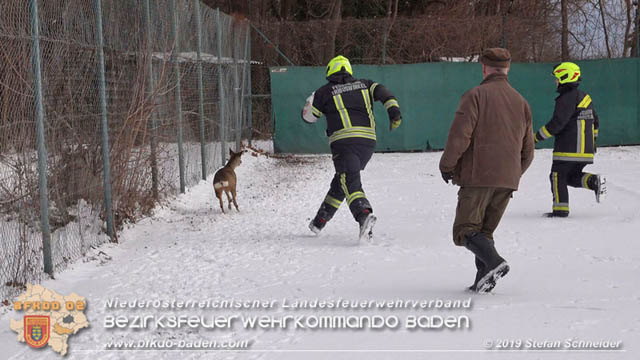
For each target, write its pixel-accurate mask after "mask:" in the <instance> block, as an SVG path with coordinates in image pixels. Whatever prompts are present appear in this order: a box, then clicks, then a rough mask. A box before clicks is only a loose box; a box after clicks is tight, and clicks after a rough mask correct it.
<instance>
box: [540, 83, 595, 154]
mask: <svg viewBox="0 0 640 360" xmlns="http://www.w3.org/2000/svg"><path fill="white" fill-rule="evenodd" d="M558 92H559V93H560V95H559V96H558V97H557V98H556V106H555V109H554V111H553V117H552V118H551V120H550V121H549V122H548V123H547V124H546V125H544V126H543V127H542V128H540V130H538V132H537V133H536V141H540V140H544V139H548V138H550V137H552V136H555V144H554V147H553V160H554V161H572V162H582V163H593V154H594V152H595V143H596V138H597V136H598V127H599V122H598V115H597V114H596V111H595V109H594V107H593V102H592V101H591V96H589V95H587V94H586V93H584V92H583V91H580V90H579V89H578V84H576V83H574V84H565V85H560V86H559V87H558Z"/></svg>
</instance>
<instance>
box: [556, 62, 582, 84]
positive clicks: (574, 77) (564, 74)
mask: <svg viewBox="0 0 640 360" xmlns="http://www.w3.org/2000/svg"><path fill="white" fill-rule="evenodd" d="M553 76H555V77H556V79H558V82H559V83H560V84H567V83H573V82H578V81H580V67H579V66H578V65H576V64H574V63H572V62H563V63H560V64H558V65H556V66H554V67H553Z"/></svg>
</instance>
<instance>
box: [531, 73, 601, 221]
mask: <svg viewBox="0 0 640 360" xmlns="http://www.w3.org/2000/svg"><path fill="white" fill-rule="evenodd" d="M553 76H554V77H555V80H556V86H557V91H558V93H559V94H560V95H558V97H556V105H555V109H554V111H553V117H552V118H551V120H549V122H548V123H547V124H546V125H544V126H543V127H541V128H540V130H538V132H536V134H535V141H536V143H537V142H539V141H542V140H546V139H548V138H550V137H552V136H553V137H555V144H554V146H553V165H552V166H551V175H550V176H549V178H550V180H551V193H552V194H553V208H552V210H553V211H552V212H550V213H547V214H546V216H548V217H567V216H569V190H568V189H567V186H571V187H576V188H584V189H588V190H592V191H594V192H595V196H596V201H597V202H600V196H601V194H603V193H604V183H605V180H604V178H603V177H602V176H601V175H597V174H591V173H586V172H583V171H582V170H583V169H584V167H585V166H587V165H588V164H593V159H594V154H595V152H596V140H597V138H598V128H599V127H600V123H599V119H598V114H596V110H595V108H594V106H593V101H592V100H591V96H589V95H588V94H587V93H585V92H583V91H581V90H579V89H578V86H579V85H580V81H581V80H582V77H581V72H580V67H578V65H576V64H574V63H572V62H563V63H561V64H558V65H556V66H554V68H553Z"/></svg>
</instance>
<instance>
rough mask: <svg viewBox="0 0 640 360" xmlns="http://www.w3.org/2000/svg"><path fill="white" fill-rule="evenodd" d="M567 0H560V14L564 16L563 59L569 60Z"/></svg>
mask: <svg viewBox="0 0 640 360" xmlns="http://www.w3.org/2000/svg"><path fill="white" fill-rule="evenodd" d="M567 1H568V0H560V15H561V17H562V30H561V47H562V55H561V56H562V61H567V60H569V18H568V15H567Z"/></svg>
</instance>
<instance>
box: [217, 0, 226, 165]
mask: <svg viewBox="0 0 640 360" xmlns="http://www.w3.org/2000/svg"><path fill="white" fill-rule="evenodd" d="M216 35H218V93H219V94H218V95H219V96H218V98H219V100H218V101H219V106H218V109H219V110H220V129H221V131H220V144H221V146H222V151H221V153H222V163H223V164H224V163H225V162H226V161H227V158H226V154H227V152H226V147H227V144H226V141H225V140H226V139H225V137H226V122H225V119H224V111H225V109H224V108H225V103H224V86H223V82H222V26H221V22H220V8H217V9H216Z"/></svg>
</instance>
